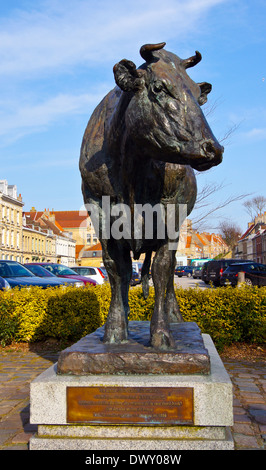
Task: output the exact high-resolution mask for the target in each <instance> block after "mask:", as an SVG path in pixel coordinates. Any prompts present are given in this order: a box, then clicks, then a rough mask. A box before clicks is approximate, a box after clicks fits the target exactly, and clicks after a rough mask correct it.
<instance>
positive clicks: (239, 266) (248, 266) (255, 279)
mask: <svg viewBox="0 0 266 470" xmlns="http://www.w3.org/2000/svg"><path fill="white" fill-rule="evenodd" d="M239 272H244V273H245V283H246V284H247V285H249V286H259V287H260V286H266V265H265V264H260V263H253V262H252V261H250V262H249V263H236V264H231V265H230V266H228V268H227V269H226V270H225V271H224V272H223V274H222V277H221V285H222V286H225V285H228V284H229V285H231V286H235V285H236V284H237V281H238V273H239Z"/></svg>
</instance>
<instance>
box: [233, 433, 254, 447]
mask: <svg viewBox="0 0 266 470" xmlns="http://www.w3.org/2000/svg"><path fill="white" fill-rule="evenodd" d="M234 441H235V444H236V446H237V447H240V448H241V447H243V448H248V449H250V448H254V449H259V448H260V444H259V443H258V441H257V439H256V438H255V437H254V436H246V435H245V434H234Z"/></svg>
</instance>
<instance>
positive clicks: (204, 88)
mask: <svg viewBox="0 0 266 470" xmlns="http://www.w3.org/2000/svg"><path fill="white" fill-rule="evenodd" d="M198 85H199V87H200V91H201V94H200V97H199V99H198V103H199V105H200V106H202V105H203V104H205V103H206V101H207V95H208V93H210V92H211V90H212V86H211V84H210V83H207V82H203V83H198Z"/></svg>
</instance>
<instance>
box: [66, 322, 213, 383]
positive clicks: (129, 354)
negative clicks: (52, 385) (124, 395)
mask: <svg viewBox="0 0 266 470" xmlns="http://www.w3.org/2000/svg"><path fill="white" fill-rule="evenodd" d="M104 328H105V326H102V327H100V328H98V329H97V330H96V331H94V332H93V333H91V334H89V335H87V336H84V338H82V339H81V340H80V341H78V342H77V343H75V344H73V346H71V347H70V348H67V349H65V350H64V351H62V352H61V353H60V356H59V359H58V366H57V373H58V374H71V375H95V374H107V375H110V374H129V375H132V374H209V372H210V358H209V354H208V350H207V349H206V348H205V347H204V343H203V338H202V335H201V331H200V329H199V327H198V325H197V324H196V323H195V322H184V323H171V325H170V330H171V333H172V337H173V338H174V343H175V346H174V347H173V348H171V349H169V350H168V349H166V350H158V349H155V348H153V347H151V346H150V322H149V321H130V322H129V324H128V341H126V342H125V343H122V344H106V343H104V342H103V337H104Z"/></svg>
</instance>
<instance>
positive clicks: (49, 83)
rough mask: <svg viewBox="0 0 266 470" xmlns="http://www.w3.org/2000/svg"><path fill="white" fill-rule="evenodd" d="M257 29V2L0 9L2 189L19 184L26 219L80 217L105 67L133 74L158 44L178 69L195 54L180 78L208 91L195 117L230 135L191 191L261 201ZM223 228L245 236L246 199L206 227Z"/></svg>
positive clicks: (12, 3) (264, 18) (260, 10)
mask: <svg viewBox="0 0 266 470" xmlns="http://www.w3.org/2000/svg"><path fill="white" fill-rule="evenodd" d="M265 22H266V3H265V1H264V0H252V1H251V0H185V1H182V0H164V1H163V2H162V1H161V0H160V1H158V0H145V1H142V0H141V1H140V0H134V1H129V0H123V1H122V0H113V1H109V0H108V1H107V0H98V1H97V2H95V1H92V0H64V1H62V0H60V1H59V0H47V1H45V0H44V1H41V0H34V1H33V0H21V1H18V0H9V1H5V0H0V87H1V95H0V155H1V174H0V179H7V180H8V183H9V184H16V185H17V188H18V193H21V194H22V197H23V201H24V202H25V210H29V209H30V208H31V207H32V206H35V207H36V209H38V210H43V209H44V208H49V209H54V210H79V209H80V207H81V206H82V204H83V200H82V195H81V190H80V175H79V169H78V161H79V152H80V145H81V141H82V137H83V133H84V130H85V127H86V125H87V122H88V120H89V117H90V115H91V113H92V111H93V109H94V108H95V107H96V105H97V104H98V102H99V101H100V100H101V99H102V98H103V96H104V95H105V94H106V93H107V92H108V91H109V90H110V89H111V88H113V87H114V85H115V84H114V78H113V72H112V69H113V65H114V64H115V63H116V62H118V61H119V60H121V59H123V58H127V59H130V60H132V61H134V62H135V64H136V65H137V66H139V65H141V63H142V62H143V59H142V58H141V57H140V55H139V49H140V47H141V46H142V45H143V44H145V43H157V42H162V41H165V42H166V47H165V48H166V49H167V50H170V51H171V52H174V53H176V54H177V55H178V56H180V57H182V58H186V57H190V56H191V55H194V51H195V50H199V51H200V52H201V54H202V57H203V59H202V61H201V62H200V64H198V65H197V66H196V67H194V68H193V69H189V71H188V72H189V74H190V76H191V77H192V78H193V79H194V80H195V81H198V82H202V81H207V82H209V83H212V86H213V90H212V92H211V94H210V95H209V102H208V105H205V107H204V108H203V109H205V112H206V113H209V110H210V109H211V108H213V110H212V112H211V113H210V114H208V116H207V119H208V121H209V123H210V125H211V127H212V130H213V132H214V134H215V135H216V137H217V138H218V140H220V139H223V137H224V136H225V134H226V133H227V131H228V129H230V128H232V127H234V126H236V129H235V131H234V132H233V134H232V135H231V136H230V138H228V139H227V140H225V142H224V146H225V152H224V160H223V163H222V164H221V165H219V166H218V167H216V168H215V169H213V170H211V171H209V172H207V173H204V174H201V175H200V176H199V178H198V184H199V188H201V187H203V186H204V185H205V184H208V183H211V184H212V183H215V184H219V183H222V184H223V189H222V190H220V191H217V192H216V193H215V194H214V195H213V196H212V197H211V199H210V201H209V202H211V203H212V204H213V206H216V205H219V204H220V203H223V202H224V201H225V200H226V199H227V198H230V197H232V196H237V195H241V194H247V193H248V194H251V196H249V197H247V199H249V198H250V197H253V196H255V195H256V196H257V195H263V196H266V191H265V145H266V106H265V104H266V100H265V95H266V69H265V68H266V60H265V58H266V52H265V51H266V34H265ZM210 207H212V206H210ZM210 207H209V208H210ZM209 208H207V209H206V210H208V209H209ZM192 215H193V214H192ZM194 216H195V218H197V217H198V215H197V214H196V213H195V214H194ZM223 219H226V220H228V221H233V222H235V223H237V224H238V225H239V226H240V228H241V229H242V230H243V231H244V230H245V229H246V226H247V223H248V221H249V217H248V214H247V213H246V212H245V210H244V208H243V200H241V201H236V202H234V203H232V204H230V205H229V206H227V207H225V208H223V209H221V210H220V211H219V212H218V213H216V217H212V218H209V220H208V221H207V224H205V225H204V227H203V228H204V229H208V228H209V229H210V230H212V229H213V228H215V227H216V226H217V225H218V224H219V222H220V221H221V220H223Z"/></svg>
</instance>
